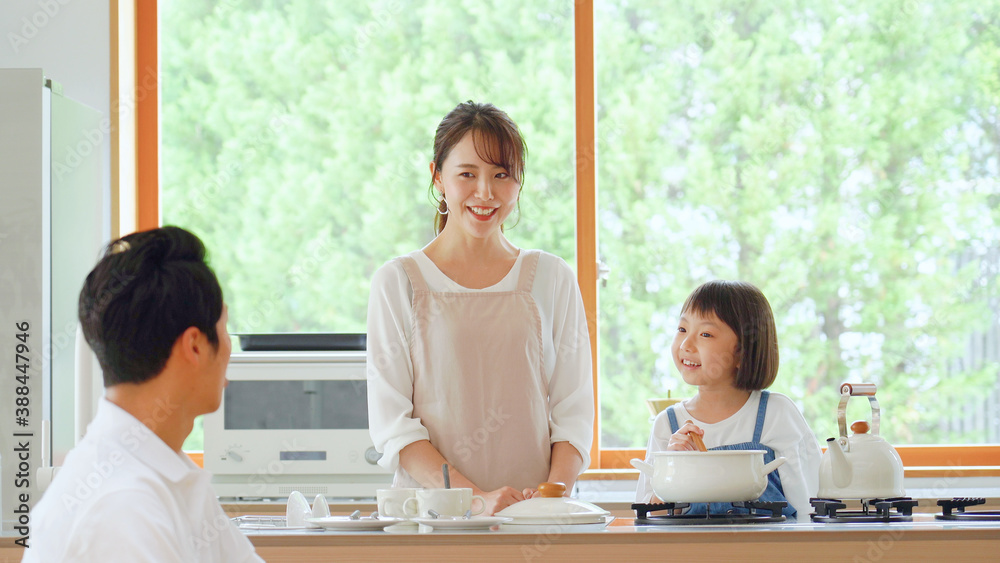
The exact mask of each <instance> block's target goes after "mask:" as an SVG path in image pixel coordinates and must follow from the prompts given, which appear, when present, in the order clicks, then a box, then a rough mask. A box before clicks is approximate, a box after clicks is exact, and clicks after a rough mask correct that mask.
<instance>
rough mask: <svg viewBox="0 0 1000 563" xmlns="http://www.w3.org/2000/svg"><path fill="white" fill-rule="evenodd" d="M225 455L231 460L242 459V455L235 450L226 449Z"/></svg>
mask: <svg viewBox="0 0 1000 563" xmlns="http://www.w3.org/2000/svg"><path fill="white" fill-rule="evenodd" d="M226 455H227V456H229V459H231V460H233V461H243V456H241V455H240V454H239V453H237V452H236V450H227V451H226Z"/></svg>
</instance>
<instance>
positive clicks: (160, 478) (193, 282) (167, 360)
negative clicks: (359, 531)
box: [23, 227, 262, 563]
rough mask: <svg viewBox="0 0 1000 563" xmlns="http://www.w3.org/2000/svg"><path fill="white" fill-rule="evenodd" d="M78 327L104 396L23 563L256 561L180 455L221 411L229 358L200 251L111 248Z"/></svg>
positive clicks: (222, 313)
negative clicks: (99, 372)
mask: <svg viewBox="0 0 1000 563" xmlns="http://www.w3.org/2000/svg"><path fill="white" fill-rule="evenodd" d="M79 317H80V323H81V325H82V327H83V333H84V336H85V337H86V339H87V342H88V343H89V344H90V347H91V348H92V349H93V350H94V353H95V354H96V355H97V359H98V361H99V362H100V364H101V368H102V369H103V371H104V387H105V396H104V397H103V398H102V399H101V402H100V405H99V407H98V409H97V415H96V417H95V418H94V421H93V422H92V423H91V424H90V426H89V427H88V428H87V434H86V436H85V437H84V438H83V440H82V441H81V442H80V443H79V444H78V445H77V446H76V447H75V448H74V449H73V450H72V451H71V452H70V453H69V454H68V455H67V456H66V461H65V463H64V464H63V467H62V469H61V470H60V471H59V473H58V474H57V475H56V478H55V479H54V480H53V482H52V484H51V485H50V486H49V488H48V489H47V490H46V491H45V494H44V496H43V497H42V499H41V500H40V501H39V502H38V505H37V506H35V508H34V510H33V511H32V518H31V521H32V522H33V523H34V526H33V529H32V534H31V540H30V545H29V548H28V549H27V550H26V551H25V553H24V559H23V561H26V562H36V561H37V562H45V563H49V562H53V561H93V562H102V563H104V562H110V561H128V562H139V561H157V562H163V561H170V562H175V561H176V562H183V563H190V562H194V561H212V562H215V561H239V562H243V561H262V559H260V557H258V556H257V555H256V553H254V549H253V546H252V545H251V544H250V542H249V541H248V540H247V538H246V537H245V536H244V535H243V534H242V533H241V532H240V531H239V529H237V528H236V526H234V525H233V524H232V522H231V521H230V520H229V518H228V517H227V516H226V514H225V513H224V512H223V511H222V507H221V506H219V502H218V500H217V499H216V498H215V494H214V492H213V491H212V488H211V485H210V478H211V476H210V474H209V473H208V472H207V471H205V470H203V469H201V468H199V467H197V466H196V465H195V464H194V463H192V462H191V460H190V459H188V457H187V455H185V454H184V453H183V452H181V445H182V444H183V443H184V439H185V438H187V436H188V434H190V433H191V428H192V427H193V425H194V419H195V417H197V416H198V415H201V414H205V413H208V412H212V411H214V410H216V409H218V408H219V404H220V402H221V400H222V390H223V388H225V386H226V383H227V381H226V366H227V365H228V363H229V353H230V351H231V349H232V346H231V343H230V340H229V335H228V333H227V332H226V320H227V313H226V307H225V304H224V303H223V300H222V288H221V287H220V286H219V282H218V280H217V279H216V277H215V274H214V273H213V272H212V270H211V269H210V268H209V267H208V265H207V264H206V262H205V246H204V245H203V244H202V242H201V241H200V240H199V239H198V238H197V237H196V236H195V235H193V234H191V233H189V232H187V231H185V230H183V229H179V228H177V227H164V228H161V229H154V230H152V231H146V232H141V233H135V234H132V235H128V236H126V237H124V238H122V239H120V240H118V241H116V242H113V243H111V244H110V245H109V246H108V249H107V251H106V252H105V254H104V256H103V258H102V259H101V261H100V262H98V264H97V266H96V267H95V268H94V269H93V271H91V272H90V274H89V275H88V276H87V280H86V281H85V282H84V286H83V290H82V291H81V292H80V303H79Z"/></svg>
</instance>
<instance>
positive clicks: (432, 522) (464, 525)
mask: <svg viewBox="0 0 1000 563" xmlns="http://www.w3.org/2000/svg"><path fill="white" fill-rule="evenodd" d="M413 521H414V522H416V523H417V524H421V525H423V526H429V527H431V528H434V529H439V530H488V529H490V528H492V527H493V526H496V525H498V524H503V523H505V522H510V521H511V519H510V518H504V517H503V516H473V517H472V518H461V517H447V516H445V517H442V518H414V519H413Z"/></svg>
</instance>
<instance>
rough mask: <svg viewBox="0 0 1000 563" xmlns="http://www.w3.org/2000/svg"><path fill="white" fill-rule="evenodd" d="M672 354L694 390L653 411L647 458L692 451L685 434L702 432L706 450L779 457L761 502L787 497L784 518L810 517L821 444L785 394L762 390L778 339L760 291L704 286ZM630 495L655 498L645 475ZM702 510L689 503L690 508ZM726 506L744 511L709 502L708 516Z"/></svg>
mask: <svg viewBox="0 0 1000 563" xmlns="http://www.w3.org/2000/svg"><path fill="white" fill-rule="evenodd" d="M671 352H672V353H673V356H674V364H675V365H676V366H677V369H678V370H679V371H680V372H681V376H682V377H683V378H684V381H685V382H686V383H688V384H689V385H695V386H697V387H698V392H697V393H696V394H695V396H694V397H692V398H690V399H688V400H686V401H684V402H682V403H679V404H676V405H673V406H671V407H669V408H667V409H666V410H664V411H663V412H661V413H660V414H659V415H658V416H657V417H656V420H655V421H654V422H653V431H652V434H651V435H650V437H649V446H648V447H647V448H646V462H647V463H652V461H653V453H654V452H658V451H664V450H671V451H684V450H694V449H695V446H694V443H693V442H692V440H691V436H690V435H691V433H695V434H698V435H699V436H703V437H704V442H705V446H706V447H708V449H710V450H764V451H766V452H767V453H766V454H765V456H764V459H765V462H769V461H771V460H773V459H775V457H780V456H784V457H785V458H786V459H787V461H786V462H785V464H784V465H782V466H781V467H779V468H778V469H777V471H773V472H771V473H770V474H769V475H768V485H767V490H766V491H765V492H764V494H763V496H761V498H760V499H759V500H761V501H767V502H774V501H785V502H787V503H788V506H787V507H786V508H785V509H784V510H783V513H784V515H785V516H786V517H788V518H798V519H799V520H802V521H808V520H809V514H810V513H811V512H812V508H811V506H810V504H809V498H810V497H814V496H816V493H817V489H818V487H819V461H820V449H819V443H818V442H817V441H816V437H815V436H814V435H813V433H812V431H811V430H810V429H809V426H808V425H807V424H806V421H805V419H804V418H802V414H801V413H800V412H799V410H798V408H796V406H795V404H794V403H792V401H791V400H790V399H789V398H788V397H786V396H784V395H781V394H779V393H771V392H769V391H763V389H766V388H767V387H769V386H770V385H771V384H772V383H773V382H774V379H775V376H776V375H777V374H778V338H777V335H776V331H775V328H774V317H773V316H772V314H771V307H770V305H769V304H768V302H767V298H765V297H764V294H763V293H761V291H760V290H759V289H757V288H756V287H754V286H753V285H751V284H749V283H744V282H738V281H721V280H718V281H711V282H708V283H706V284H703V285H702V286H701V287H699V288H698V289H696V290H694V292H693V293H692V294H691V295H690V296H689V297H688V298H687V300H686V301H685V302H684V306H683V307H682V308H681V317H680V322H679V323H678V326H677V335H676V336H675V337H674V342H673V345H672V346H671ZM686 421H693V422H688V423H686ZM636 501H638V502H657V499H656V498H654V497H653V491H652V487H651V485H650V482H649V478H647V477H646V476H644V475H640V477H639V484H638V487H637V490H636ZM706 508H707V507H706V505H705V504H697V503H693V504H692V505H691V508H690V509H689V510H688V513H689V514H704V513H705V511H706ZM730 510H734V511H736V512H747V511H746V509H740V508H734V507H733V506H732V505H731V504H728V503H712V505H711V507H710V512H711V513H712V514H724V513H726V512H728V511H730Z"/></svg>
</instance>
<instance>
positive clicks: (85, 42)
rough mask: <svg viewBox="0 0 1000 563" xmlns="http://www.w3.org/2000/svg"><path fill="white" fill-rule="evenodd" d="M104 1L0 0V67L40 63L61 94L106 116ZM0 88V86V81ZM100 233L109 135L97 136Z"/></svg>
mask: <svg viewBox="0 0 1000 563" xmlns="http://www.w3.org/2000/svg"><path fill="white" fill-rule="evenodd" d="M110 13H111V12H110V2H109V1H108V0H2V1H0V34H2V37H0V68H41V69H42V71H43V72H44V73H45V76H46V77H48V78H51V79H52V80H54V81H55V82H58V83H60V84H61V85H62V87H63V95H65V96H66V97H67V98H70V99H73V100H76V101H78V102H80V103H83V104H85V105H88V106H90V107H92V108H94V109H96V110H98V111H99V112H101V114H102V116H104V117H109V116H110V107H111V94H110V93H111V86H110V82H111V62H110V57H111V54H110V53H111V50H110ZM0 87H2V85H0ZM101 145H102V154H103V166H102V174H101V178H102V181H103V183H104V189H103V193H104V201H103V202H102V203H103V205H102V209H103V210H104V212H103V215H104V218H105V220H104V233H103V235H104V236H103V238H104V239H105V240H107V239H109V238H110V236H111V223H110V220H109V219H108V218H109V217H110V208H111V180H110V179H111V138H110V135H105V136H104V139H103V140H102V141H101Z"/></svg>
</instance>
